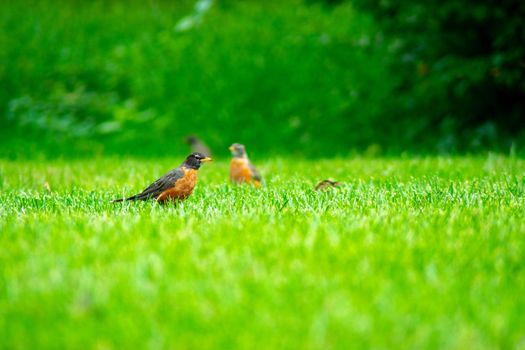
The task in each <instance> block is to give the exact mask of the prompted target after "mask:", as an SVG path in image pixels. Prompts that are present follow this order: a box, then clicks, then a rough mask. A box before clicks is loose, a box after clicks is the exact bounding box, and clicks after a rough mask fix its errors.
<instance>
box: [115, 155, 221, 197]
mask: <svg viewBox="0 0 525 350" xmlns="http://www.w3.org/2000/svg"><path fill="white" fill-rule="evenodd" d="M209 161H211V158H209V157H206V156H205V155H204V154H202V153H198V152H194V153H192V154H190V155H189V156H188V157H187V158H186V160H185V161H184V162H182V164H181V165H180V166H178V167H177V168H175V169H173V170H171V171H170V172H169V173H167V174H166V175H164V176H163V177H161V178H160V179H158V180H157V181H155V182H154V183H152V184H151V185H149V186H148V187H147V188H146V189H145V190H144V191H142V192H141V193H139V194H136V195H134V196H131V197H128V198H123V199H115V200H114V201H113V203H115V202H122V201H136V200H147V199H155V200H156V201H157V202H159V203H164V202H167V201H173V202H176V201H180V200H184V199H186V198H188V196H189V195H190V194H191V193H192V192H193V188H195V185H196V184H197V171H198V170H199V168H200V167H201V165H202V163H204V162H209Z"/></svg>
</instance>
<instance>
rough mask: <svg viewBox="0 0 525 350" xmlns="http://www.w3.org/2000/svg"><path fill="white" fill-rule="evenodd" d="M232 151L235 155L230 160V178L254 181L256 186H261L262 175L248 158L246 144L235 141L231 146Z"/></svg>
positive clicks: (238, 180)
mask: <svg viewBox="0 0 525 350" xmlns="http://www.w3.org/2000/svg"><path fill="white" fill-rule="evenodd" d="M230 151H231V152H232V156H233V158H232V160H231V162H230V179H231V180H232V182H234V183H243V182H248V183H253V184H254V185H255V187H259V186H260V185H261V181H262V177H261V175H260V174H259V172H258V171H257V169H255V167H254V166H253V165H252V163H251V162H250V160H249V159H248V156H247V155H246V149H245V148H244V145H241V144H240V143H234V144H233V145H231V146H230Z"/></svg>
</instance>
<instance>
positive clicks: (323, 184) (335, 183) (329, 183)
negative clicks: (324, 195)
mask: <svg viewBox="0 0 525 350" xmlns="http://www.w3.org/2000/svg"><path fill="white" fill-rule="evenodd" d="M341 185H342V183H340V182H338V181H333V180H328V179H327V180H323V181H321V182H319V183H318V184H317V185H316V186H315V190H316V191H320V190H323V189H325V188H327V187H339V186H341Z"/></svg>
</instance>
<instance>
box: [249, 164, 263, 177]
mask: <svg viewBox="0 0 525 350" xmlns="http://www.w3.org/2000/svg"><path fill="white" fill-rule="evenodd" d="M248 167H249V168H250V170H251V172H252V176H253V178H254V179H255V180H257V181H259V182H262V176H261V174H259V172H258V171H257V169H255V167H254V166H253V164H252V162H248Z"/></svg>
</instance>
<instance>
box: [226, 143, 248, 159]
mask: <svg viewBox="0 0 525 350" xmlns="http://www.w3.org/2000/svg"><path fill="white" fill-rule="evenodd" d="M229 150H230V151H231V152H232V156H233V158H246V157H247V155H246V149H245V148H244V145H241V144H240V143H234V144H233V145H231V146H230V148H229Z"/></svg>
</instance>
